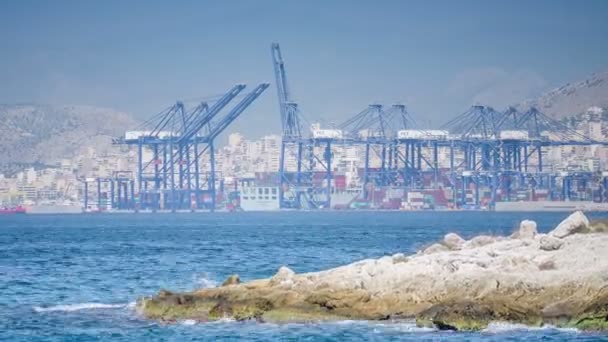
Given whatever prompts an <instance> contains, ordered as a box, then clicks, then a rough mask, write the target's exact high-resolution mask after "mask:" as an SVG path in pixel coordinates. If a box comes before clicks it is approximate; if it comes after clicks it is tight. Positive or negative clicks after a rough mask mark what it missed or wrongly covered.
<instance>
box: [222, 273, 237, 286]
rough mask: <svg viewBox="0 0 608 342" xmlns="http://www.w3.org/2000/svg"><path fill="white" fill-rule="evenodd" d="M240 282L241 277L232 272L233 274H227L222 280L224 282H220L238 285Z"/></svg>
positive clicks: (224, 284) (227, 284) (223, 284)
mask: <svg viewBox="0 0 608 342" xmlns="http://www.w3.org/2000/svg"><path fill="white" fill-rule="evenodd" d="M240 283H241V278H239V275H238V274H233V275H231V276H229V277H228V278H226V280H224V282H223V283H222V286H229V285H238V284H240Z"/></svg>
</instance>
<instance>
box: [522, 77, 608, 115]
mask: <svg viewBox="0 0 608 342" xmlns="http://www.w3.org/2000/svg"><path fill="white" fill-rule="evenodd" d="M530 106H535V107H537V108H538V109H539V110H540V111H541V112H543V113H545V114H547V115H549V116H551V117H553V118H555V119H562V118H565V117H570V116H573V115H576V114H579V113H583V112H585V111H586V110H587V109H588V108H589V107H592V106H596V107H601V108H607V107H608V71H606V72H601V73H596V74H593V75H591V77H589V78H587V79H585V80H582V81H579V82H575V83H568V84H566V85H564V86H561V87H559V88H557V89H554V90H552V91H549V92H547V93H545V94H544V95H542V96H540V97H539V98H538V99H534V100H530V101H526V102H524V103H523V104H522V107H524V108H527V107H530Z"/></svg>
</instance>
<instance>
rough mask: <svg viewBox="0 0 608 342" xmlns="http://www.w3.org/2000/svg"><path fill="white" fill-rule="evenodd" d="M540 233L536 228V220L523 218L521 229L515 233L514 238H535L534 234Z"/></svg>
mask: <svg viewBox="0 0 608 342" xmlns="http://www.w3.org/2000/svg"><path fill="white" fill-rule="evenodd" d="M536 234H538V230H536V222H534V221H531V220H523V221H521V223H520V224H519V230H518V231H517V232H515V234H513V236H512V237H513V238H516V239H534V236H536Z"/></svg>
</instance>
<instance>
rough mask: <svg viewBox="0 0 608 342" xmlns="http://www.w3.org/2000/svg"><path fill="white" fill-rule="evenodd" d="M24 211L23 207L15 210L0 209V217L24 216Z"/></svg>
mask: <svg viewBox="0 0 608 342" xmlns="http://www.w3.org/2000/svg"><path fill="white" fill-rule="evenodd" d="M25 212H26V210H25V208H24V207H15V208H0V215H4V214H25Z"/></svg>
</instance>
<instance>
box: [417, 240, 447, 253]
mask: <svg viewBox="0 0 608 342" xmlns="http://www.w3.org/2000/svg"><path fill="white" fill-rule="evenodd" d="M449 250H450V249H449V248H447V247H446V246H444V245H442V244H440V243H434V244H432V245H430V246H429V247H427V248H425V249H424V251H422V254H433V253H437V252H446V251H449Z"/></svg>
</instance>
